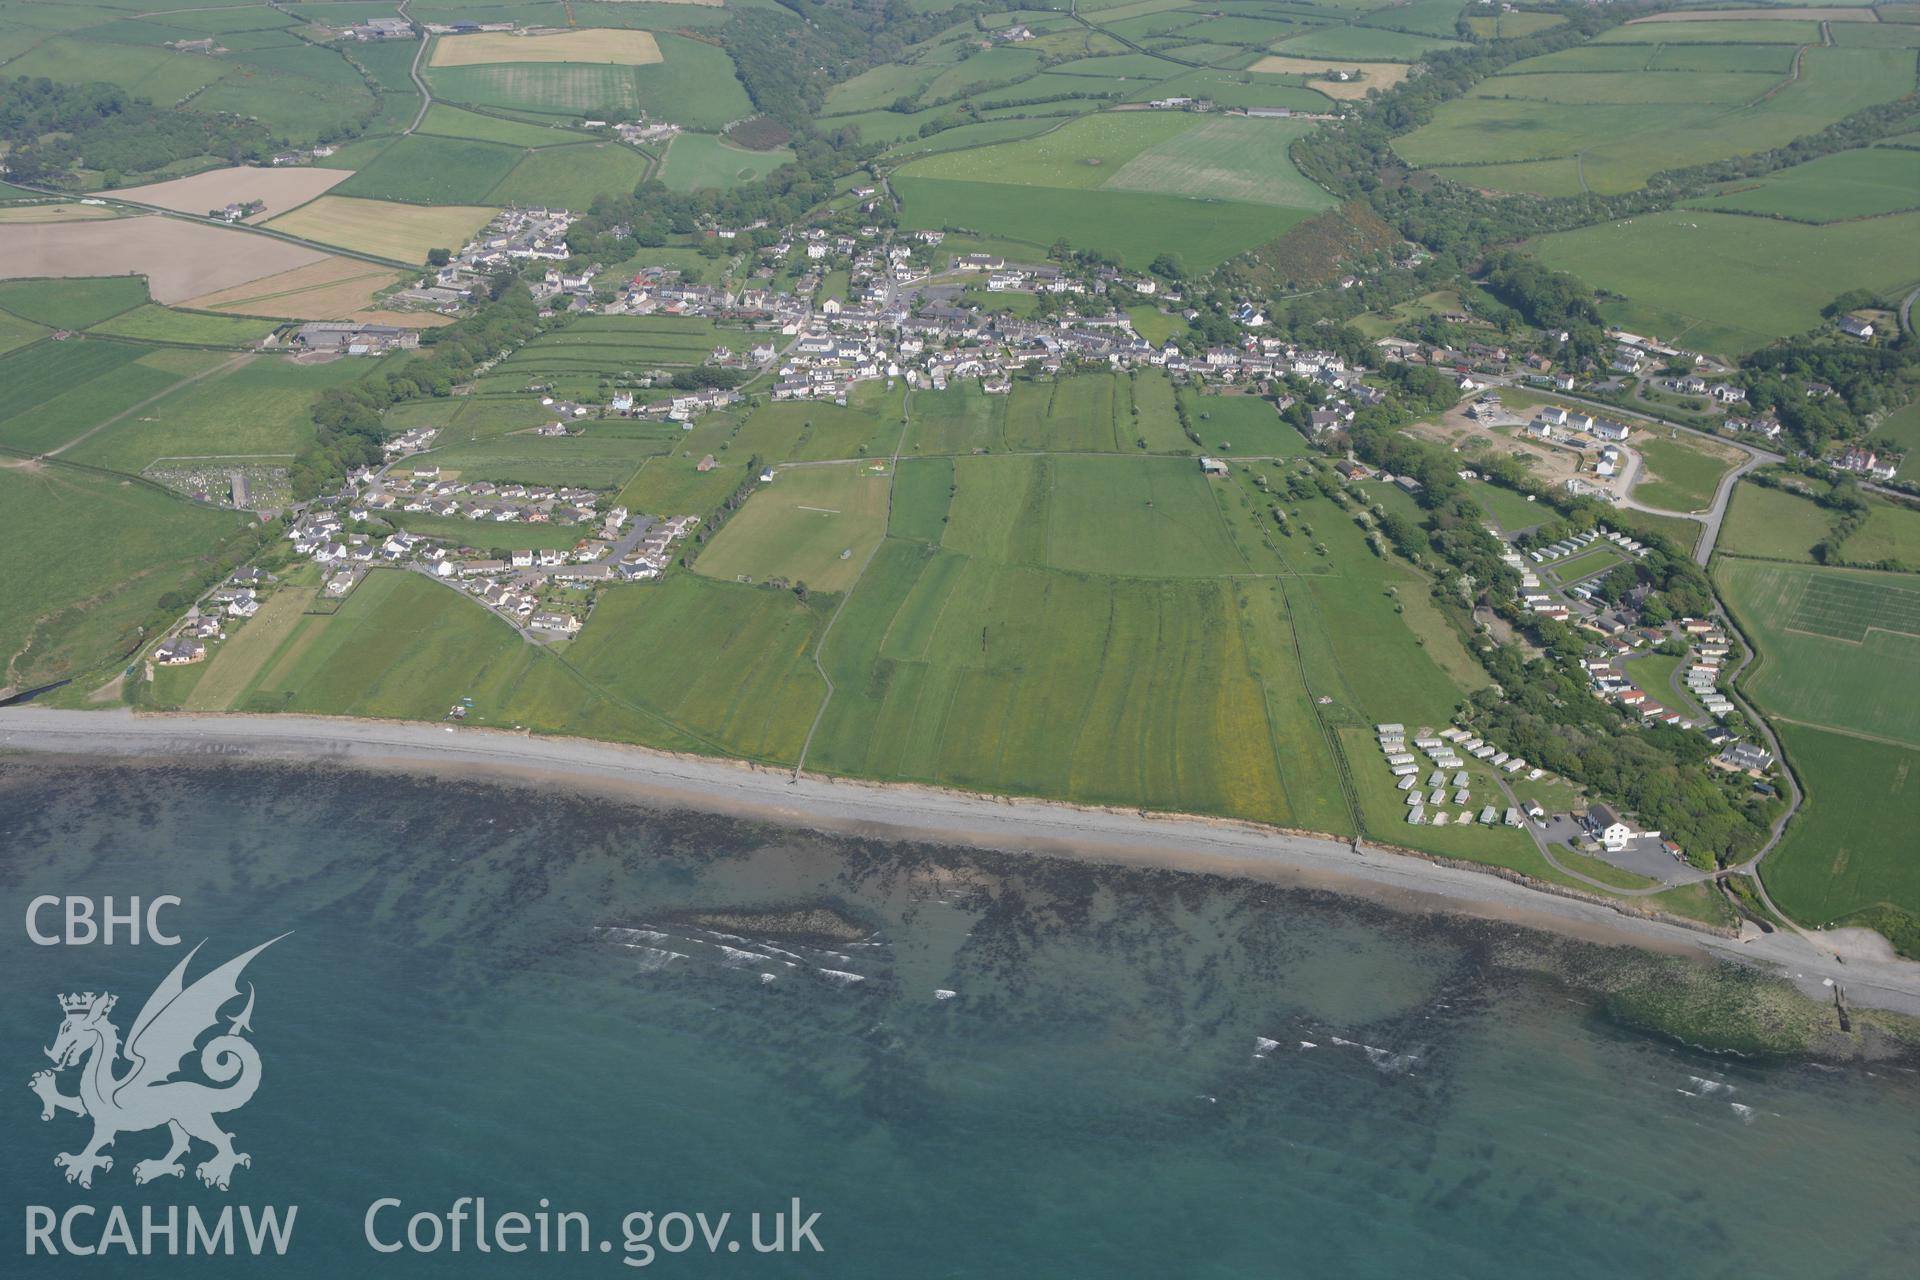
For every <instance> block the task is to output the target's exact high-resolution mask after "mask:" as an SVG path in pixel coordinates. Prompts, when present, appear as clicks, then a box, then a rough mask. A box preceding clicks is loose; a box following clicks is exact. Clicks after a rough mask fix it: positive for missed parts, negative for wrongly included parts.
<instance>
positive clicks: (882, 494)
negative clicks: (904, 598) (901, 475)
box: [695, 462, 891, 591]
mask: <svg viewBox="0 0 1920 1280" xmlns="http://www.w3.org/2000/svg"><path fill="white" fill-rule="evenodd" d="M876 466H879V467H880V470H879V472H878V473H876V472H875V470H874V467H876ZM890 484H891V476H890V475H888V474H887V471H886V468H885V466H884V464H875V463H865V462H843V463H835V464H831V465H828V466H797V467H786V468H783V469H782V470H781V471H780V472H779V474H778V476H777V477H776V478H775V480H774V481H773V483H771V484H765V485H762V486H760V488H759V489H757V490H755V492H754V494H753V496H752V497H751V498H749V499H748V500H747V504H746V506H744V507H742V508H741V509H740V511H739V512H737V513H736V514H735V515H734V516H733V518H732V519H730V520H729V521H728V522H727V524H726V527H725V528H723V529H722V530H721V531H720V536H719V537H717V538H715V539H714V540H713V541H712V542H711V543H709V544H708V545H707V547H706V548H705V549H704V550H703V551H701V553H700V558H699V559H698V560H697V561H696V562H695V566H696V567H697V568H698V569H699V571H700V572H701V573H703V574H705V575H706V576H707V577H710V578H723V579H724V578H741V579H744V580H747V581H753V582H760V581H765V580H766V579H769V578H784V579H786V580H787V581H788V582H804V583H805V584H806V585H807V586H808V587H809V588H810V589H812V590H815V591H845V590H847V589H848V588H849V587H851V586H852V585H853V584H854V582H855V580H856V579H858V578H859V576H860V570H861V569H862V568H863V567H865V565H866V562H867V557H868V556H869V555H870V554H872V551H873V548H874V546H875V545H876V544H878V543H879V541H880V537H881V535H882V534H884V533H885V532H886V525H887V492H888V488H889V485H890Z"/></svg>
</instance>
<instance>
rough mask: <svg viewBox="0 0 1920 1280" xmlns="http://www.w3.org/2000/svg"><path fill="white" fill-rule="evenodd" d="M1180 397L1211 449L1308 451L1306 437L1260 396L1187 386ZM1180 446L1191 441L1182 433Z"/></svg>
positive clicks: (1244, 454) (1257, 454)
mask: <svg viewBox="0 0 1920 1280" xmlns="http://www.w3.org/2000/svg"><path fill="white" fill-rule="evenodd" d="M1180 397H1181V399H1182V400H1183V401H1184V402H1185V404H1186V407H1187V419H1188V421H1190V422H1192V423H1193V429H1194V430H1195V431H1197V432H1199V433H1200V441H1201V443H1202V445H1203V446H1204V447H1205V448H1207V449H1208V450H1211V451H1214V452H1217V453H1220V454H1224V455H1228V456H1234V455H1237V456H1241V457H1249V456H1252V457H1266V456H1270V455H1274V454H1282V455H1288V456H1293V455H1299V454H1304V453H1306V452H1307V442H1306V438H1305V437H1303V436H1302V435H1301V434H1300V432H1299V430H1298V429H1297V428H1296V427H1294V426H1293V424H1291V423H1289V422H1287V421H1286V420H1285V419H1283V418H1282V417H1281V416H1280V415H1279V414H1278V413H1277V412H1275V411H1274V407H1273V405H1272V403H1271V402H1269V401H1267V400H1265V399H1263V398H1262V397H1260V396H1249V395H1228V394H1208V393H1203V392H1200V391H1196V390H1194V389H1193V388H1191V387H1186V388H1183V389H1182V390H1181V392H1180ZM1177 447H1179V448H1182V449H1185V448H1191V445H1189V444H1188V443H1187V442H1186V437H1184V436H1182V437H1181V444H1180V445H1179V446H1177Z"/></svg>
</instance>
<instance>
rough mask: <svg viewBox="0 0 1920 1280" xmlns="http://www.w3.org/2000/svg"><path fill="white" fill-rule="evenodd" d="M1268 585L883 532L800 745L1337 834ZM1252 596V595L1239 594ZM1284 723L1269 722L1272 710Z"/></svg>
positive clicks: (967, 782)
mask: <svg viewBox="0 0 1920 1280" xmlns="http://www.w3.org/2000/svg"><path fill="white" fill-rule="evenodd" d="M1279 596H1280V593H1279V591H1278V589H1277V588H1276V587H1275V586H1274V584H1272V583H1260V584H1256V585H1255V586H1253V587H1251V588H1249V589H1248V591H1247V592H1244V593H1236V592H1235V591H1234V590H1233V589H1232V588H1230V587H1227V586H1226V585H1224V584H1221V583H1217V582H1193V581H1189V582H1157V583H1156V582H1130V583H1115V582H1108V581H1102V580H1099V579H1093V578H1086V577H1082V576H1079V575H1073V574H1061V573H1052V572H1048V571H1045V570H1041V569H1035V568H1027V567H1018V566H1010V565H1003V564H996V563H993V562H991V561H989V560H986V559H983V558H979V557H969V556H964V555H957V554H955V553H953V552H951V551H941V550H937V549H934V548H932V547H929V546H927V545H925V544H922V543H919V542H910V541H904V540H901V539H889V540H887V541H886V542H885V543H884V544H883V545H882V547H881V550H880V552H879V555H878V557H877V558H876V560H875V562H874V564H873V566H872V568H871V569H870V570H869V571H868V573H867V576H866V577H865V578H864V579H863V580H862V582H861V585H860V588H859V590H858V591H856V592H855V593H854V595H853V597H852V599H851V600H850V601H849V603H848V605H847V607H846V610H845V612H844V613H842V615H841V617H840V619H839V621H838V623H837V624H836V626H835V630H834V633H833V636H832V639H831V643H829V644H828V645H827V647H826V650H825V653H824V655H823V657H824V661H825V663H826V665H827V669H828V672H829V673H830V674H831V675H832V676H833V679H834V685H835V690H836V692H835V696H834V698H833V699H832V701H831V702H830V703H829V704H828V706H827V712H826V716H825V718H824V720H823V721H822V723H821V726H820V732H819V736H818V737H817V738H816V740H815V742H814V745H813V753H812V755H811V756H810V757H809V759H810V761H811V762H812V763H813V764H814V765H815V766H816V767H820V768H824V769H829V770H833V771H835V772H846V773H852V774H861V775H867V776H877V777H883V778H897V779H903V780H918V781H931V782H943V783H957V784H959V785H962V786H967V787H974V788H982V789H987V790H994V791H1014V792H1021V793H1029V794H1033V793H1038V794H1044V795H1054V796H1064V797H1066V798H1069V799H1073V800H1080V801H1086V802H1090V803H1102V802H1112V803H1118V804H1126V805H1129V806H1136V805H1148V806H1152V807H1156V808H1173V809H1182V810H1189V811H1200V812H1215V813H1233V814H1240V815H1245V816H1251V817H1260V818H1264V819H1267V820H1269V821H1281V822H1291V823H1296V824H1299V825H1303V826H1310V827H1322V828H1331V829H1340V828H1342V827H1344V826H1345V825H1346V819H1345V816H1344V814H1342V813H1341V812H1340V811H1339V805H1338V802H1337V797H1338V795H1339V783H1338V776H1337V773H1336V772H1335V765H1334V763H1333V761H1332V759H1331V756H1330V753H1329V752H1328V749H1327V747H1326V744H1325V742H1324V741H1323V740H1321V739H1320V738H1318V736H1317V735H1316V734H1315V732H1314V731H1313V729H1312V728H1311V723H1312V722H1311V712H1310V711H1309V710H1307V709H1306V708H1305V707H1304V705H1303V703H1304V699H1303V698H1302V697H1301V693H1300V689H1299V684H1298V674H1297V672H1296V671H1294V670H1293V669H1291V666H1290V664H1289V662H1288V660H1287V658H1286V656H1285V654H1284V653H1282V652H1280V651H1277V650H1275V649H1274V648H1273V647H1272V646H1271V645H1270V644H1269V643H1268V642H1266V641H1265V640H1264V639H1263V638H1262V633H1263V632H1264V631H1265V629H1267V628H1269V627H1272V626H1275V625H1280V626H1284V625H1285V623H1284V615H1283V610H1284V604H1283V602H1282V601H1281V600H1280V599H1279ZM1243 600H1244V603H1243ZM1276 721H1277V723H1276Z"/></svg>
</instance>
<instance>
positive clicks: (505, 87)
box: [425, 34, 753, 129]
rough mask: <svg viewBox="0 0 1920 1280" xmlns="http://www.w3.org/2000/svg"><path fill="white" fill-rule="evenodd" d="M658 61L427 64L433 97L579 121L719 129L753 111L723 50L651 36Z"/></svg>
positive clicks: (677, 39) (682, 38) (427, 74)
mask: <svg viewBox="0 0 1920 1280" xmlns="http://www.w3.org/2000/svg"><path fill="white" fill-rule="evenodd" d="M657 39H658V42H659V45H660V52H661V55H662V57H663V58H664V61H661V62H657V63H650V64H648V65H645V66H637V67H626V66H612V65H602V64H588V63H574V62H546V63H540V62H509V63H494V64H489V65H481V66H469V67H431V68H428V69H427V70H426V72H425V74H426V77H427V80H428V82H429V83H430V84H431V85H432V86H433V91H434V96H435V97H436V98H444V99H446V100H447V101H449V102H461V103H471V104H474V105H476V106H483V107H503V108H507V109H509V110H521V111H532V112H539V113H546V114H552V115H568V116H585V115H587V114H589V113H593V112H603V111H604V112H612V113H615V114H616V115H618V114H627V115H629V116H630V115H631V113H632V112H634V111H645V112H647V113H648V114H649V115H652V116H656V117H659V118H661V119H666V120H672V121H674V122H676V123H678V124H683V125H686V126H687V127H689V128H693V129H718V128H720V127H721V126H722V125H725V124H727V123H729V122H730V121H733V120H739V119H742V118H744V117H746V116H750V115H752V114H753V104H752V102H750V101H749V100H748V98H747V91H746V89H745V88H744V87H743V86H742V85H741V83H740V79H739V77H738V76H736V75H734V73H733V62H732V60H731V59H729V58H728V57H727V55H726V52H725V51H724V50H722V49H719V48H717V47H715V46H713V45H710V44H704V43H702V42H700V41H697V40H690V39H687V38H686V37H684V36H677V35H666V34H662V35H659V36H658V37H657Z"/></svg>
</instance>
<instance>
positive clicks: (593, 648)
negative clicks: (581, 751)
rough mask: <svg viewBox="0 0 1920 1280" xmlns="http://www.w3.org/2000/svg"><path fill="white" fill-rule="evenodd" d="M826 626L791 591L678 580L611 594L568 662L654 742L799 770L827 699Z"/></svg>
mask: <svg viewBox="0 0 1920 1280" xmlns="http://www.w3.org/2000/svg"><path fill="white" fill-rule="evenodd" d="M824 625H825V619H824V617H823V616H822V615H821V614H820V613H819V612H817V611H816V610H815V609H813V608H810V607H809V606H807V605H805V604H802V603H801V602H800V601H799V600H797V599H796V598H795V597H794V595H793V593H792V592H790V591H774V590H769V589H767V588H764V587H748V586H742V585H740V584H738V583H731V582H714V581H711V580H708V579H705V578H700V577H696V576H693V575H690V574H676V575H674V576H673V577H671V578H669V579H667V580H666V581H665V582H662V583H660V584H658V585H657V586H654V587H636V588H633V589H631V590H624V591H614V592H609V593H608V594H607V595H606V596H605V597H604V598H603V599H602V600H601V602H600V604H599V606H598V607H597V608H596V609H595V610H594V614H593V618H592V620H591V621H589V622H588V623H587V626H586V629H585V630H584V631H582V632H581V633H580V638H579V639H578V640H576V641H575V642H574V643H573V646H572V648H571V649H570V650H569V651H568V654H567V657H568V660H569V661H570V662H571V663H572V664H573V665H574V666H575V668H577V669H578V670H579V671H580V672H581V673H582V674H583V675H584V676H585V677H586V678H587V679H588V680H591V681H593V682H594V684H595V686H596V688H597V689H600V690H603V691H604V696H605V697H606V698H607V699H608V701H609V703H610V704H611V705H612V706H613V707H616V708H622V709H626V710H627V714H628V715H629V716H630V717H631V718H632V719H634V720H635V721H636V722H638V723H640V724H642V725H645V726H647V728H648V730H649V732H651V733H654V734H657V735H659V736H660V737H662V738H669V737H671V738H678V739H681V740H684V741H688V742H691V743H692V744H693V745H694V746H695V747H697V748H700V749H705V750H709V751H726V752H728V753H731V754H734V755H739V756H744V757H746V758H748V759H753V760H764V761H769V762H774V763H780V764H790V763H792V762H793V761H794V760H795V759H797V758H798V756H799V753H800V743H801V741H802V740H803V739H805V737H806V734H807V726H808V725H809V724H811V723H812V721H813V716H814V712H815V711H816V710H817V709H818V708H819V706H820V700H821V698H823V697H824V696H825V695H826V686H825V685H824V684H822V683H821V680H820V675H819V673H818V672H817V671H815V670H814V667H813V663H812V661H811V658H810V655H811V653H812V651H813V647H814V645H815V644H816V643H817V640H818V636H819V631H820V628H821V627H822V626H824ZM668 654H671V655H672V657H671V658H670V659H668V660H663V655H668Z"/></svg>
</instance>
